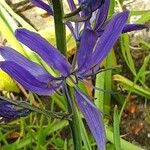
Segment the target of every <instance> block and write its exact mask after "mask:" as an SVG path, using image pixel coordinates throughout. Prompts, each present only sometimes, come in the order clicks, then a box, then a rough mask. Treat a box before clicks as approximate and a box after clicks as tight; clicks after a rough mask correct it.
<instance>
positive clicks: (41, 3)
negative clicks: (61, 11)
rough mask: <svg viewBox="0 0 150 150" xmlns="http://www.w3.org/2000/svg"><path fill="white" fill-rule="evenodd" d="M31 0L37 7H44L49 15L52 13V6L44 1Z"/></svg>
mask: <svg viewBox="0 0 150 150" xmlns="http://www.w3.org/2000/svg"><path fill="white" fill-rule="evenodd" d="M31 2H32V3H33V4H34V5H35V6H37V7H39V8H42V9H44V10H45V11H47V12H48V14H49V15H53V8H52V6H50V5H48V4H46V3H44V2H43V1H42V0H31Z"/></svg>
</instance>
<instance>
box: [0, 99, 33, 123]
mask: <svg viewBox="0 0 150 150" xmlns="http://www.w3.org/2000/svg"><path fill="white" fill-rule="evenodd" d="M30 112H31V111H30V110H27V109H24V108H19V107H17V106H16V105H15V104H13V102H11V101H10V102H9V101H8V100H6V99H5V98H3V97H1V96H0V118H1V119H0V121H5V122H7V121H10V120H14V119H18V118H20V117H25V116H27V115H28V114H29V113H30Z"/></svg>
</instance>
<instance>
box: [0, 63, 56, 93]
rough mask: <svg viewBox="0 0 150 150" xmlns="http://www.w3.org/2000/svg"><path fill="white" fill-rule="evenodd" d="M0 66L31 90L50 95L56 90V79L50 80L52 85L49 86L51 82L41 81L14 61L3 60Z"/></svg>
mask: <svg viewBox="0 0 150 150" xmlns="http://www.w3.org/2000/svg"><path fill="white" fill-rule="evenodd" d="M0 68H1V69H2V70H3V71H4V72H6V73H8V74H9V75H10V76H11V77H12V78H14V79H15V80H16V81H17V82H19V83H20V84H21V85H22V86H23V87H25V88H26V89H28V90H30V91H31V92H34V93H37V94H39V95H50V94H52V93H53V92H54V91H55V90H56V89H55V86H56V83H55V82H54V81H53V82H50V84H52V85H51V86H50V87H49V85H48V84H49V83H47V84H46V83H44V82H40V81H39V80H37V79H36V78H35V77H34V76H33V75H32V74H30V72H29V71H27V70H25V69H24V68H23V67H22V66H19V65H18V64H17V63H15V62H13V61H1V62H0Z"/></svg>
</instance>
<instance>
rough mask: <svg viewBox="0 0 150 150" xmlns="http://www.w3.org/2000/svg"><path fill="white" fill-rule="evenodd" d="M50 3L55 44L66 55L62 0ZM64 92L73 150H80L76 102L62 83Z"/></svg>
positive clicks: (80, 140)
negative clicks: (69, 115) (52, 13)
mask: <svg viewBox="0 0 150 150" xmlns="http://www.w3.org/2000/svg"><path fill="white" fill-rule="evenodd" d="M48 1H49V2H50V0H48ZM52 4H53V9H54V22H55V35H56V45H57V48H58V49H59V50H60V52H61V53H62V54H64V55H65V56H66V30H65V25H64V23H63V16H64V11H63V4H62V0H52ZM64 84H65V83H64ZM64 92H65V99H66V103H67V108H68V111H69V113H70V114H72V118H71V120H69V125H70V128H71V131H72V137H73V143H74V150H81V149H82V138H81V134H80V126H79V121H78V115H77V112H76V111H77V109H76V104H75V102H74V101H73V96H71V95H72V93H71V88H69V87H67V85H64Z"/></svg>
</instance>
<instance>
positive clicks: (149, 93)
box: [113, 74, 150, 99]
mask: <svg viewBox="0 0 150 150" xmlns="http://www.w3.org/2000/svg"><path fill="white" fill-rule="evenodd" d="M113 80H114V81H117V82H119V83H120V84H121V86H122V88H123V89H125V90H127V91H130V92H134V93H136V94H138V95H140V96H143V97H145V98H148V99H150V89H145V88H143V87H142V86H139V85H137V84H135V83H134V82H132V81H130V80H129V79H127V78H125V77H123V76H121V75H118V74H117V75H114V76H113Z"/></svg>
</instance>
